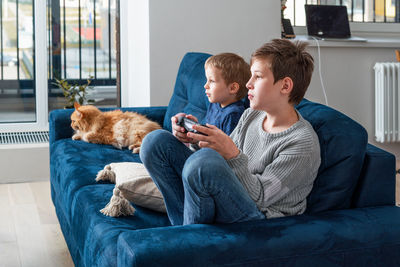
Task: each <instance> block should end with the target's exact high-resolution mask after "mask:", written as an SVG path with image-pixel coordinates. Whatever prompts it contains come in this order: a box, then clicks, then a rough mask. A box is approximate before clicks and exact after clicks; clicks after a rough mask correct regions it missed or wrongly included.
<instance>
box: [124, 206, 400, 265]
mask: <svg viewBox="0 0 400 267" xmlns="http://www.w3.org/2000/svg"><path fill="white" fill-rule="evenodd" d="M399 220H400V208H399V207H396V206H382V207H369V208H361V209H347V210H335V211H329V212H324V213H320V214H318V215H300V216H292V217H285V218H277V219H270V220H257V221H250V222H243V223H235V224H228V225H206V224H197V225H186V226H174V227H160V228H152V229H143V230H135V231H126V232H123V233H121V234H120V235H119V237H118V245H117V253H118V256H117V258H118V266H222V265H223V266H226V265H229V266H276V265H279V266H310V265H312V262H315V261H317V262H319V263H322V262H324V261H326V263H327V264H328V265H329V263H330V265H335V266H336V265H337V266H364V265H365V264H363V262H362V261H363V260H365V259H369V256H368V255H371V252H375V251H378V252H380V254H378V256H377V258H375V259H374V260H376V261H378V262H379V261H381V263H382V266H391V265H390V264H389V265H385V264H384V262H386V261H388V260H400V254H398V253H397V251H396V249H398V248H399V247H400V227H398V222H399ZM385 249H388V250H389V251H396V253H395V254H396V255H398V256H395V258H396V259H388V258H387V257H386V256H387V255H388V253H389V252H387V251H385ZM372 255H374V257H375V256H376V255H375V254H372ZM391 255H392V254H391ZM358 256H360V257H358ZM385 257H386V258H385ZM389 258H390V257H389ZM329 260H330V261H331V262H329ZM364 263H365V262H364ZM372 265H373V264H372Z"/></svg>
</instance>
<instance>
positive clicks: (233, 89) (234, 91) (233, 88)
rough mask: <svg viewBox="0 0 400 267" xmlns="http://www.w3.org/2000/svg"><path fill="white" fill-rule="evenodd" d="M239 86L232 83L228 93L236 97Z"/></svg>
mask: <svg viewBox="0 0 400 267" xmlns="http://www.w3.org/2000/svg"><path fill="white" fill-rule="evenodd" d="M239 88H240V85H239V84H238V83H237V82H233V83H231V84H230V85H229V92H230V93H231V94H232V95H236V94H237V93H238V92H239Z"/></svg>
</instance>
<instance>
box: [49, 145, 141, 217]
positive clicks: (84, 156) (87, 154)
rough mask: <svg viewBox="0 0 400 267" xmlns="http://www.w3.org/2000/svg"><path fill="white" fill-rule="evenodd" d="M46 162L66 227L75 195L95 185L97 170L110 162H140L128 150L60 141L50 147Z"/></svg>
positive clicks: (135, 155)
mask: <svg viewBox="0 0 400 267" xmlns="http://www.w3.org/2000/svg"><path fill="white" fill-rule="evenodd" d="M50 161H51V164H50V168H51V169H52V173H53V174H55V175H54V176H52V177H51V183H52V186H53V189H54V191H55V193H56V194H57V195H58V196H59V197H60V198H62V200H61V203H63V206H62V212H63V213H64V217H65V218H66V219H67V221H68V223H69V221H70V218H71V214H72V213H73V212H72V211H71V206H72V201H73V198H74V196H75V193H76V192H77V191H78V190H79V189H80V188H82V187H84V186H87V185H92V184H95V183H96V181H95V178H96V174H97V172H98V171H99V170H101V169H103V167H104V166H105V165H107V164H110V163H111V162H121V161H134V162H139V161H140V159H139V155H138V154H133V153H132V151H130V150H128V149H123V150H119V149H117V148H114V147H113V146H110V145H97V144H91V143H86V142H83V141H74V140H72V139H61V140H58V141H56V142H54V143H52V144H51V147H50ZM111 193H112V189H111V190H110V194H111ZM60 212H61V211H60Z"/></svg>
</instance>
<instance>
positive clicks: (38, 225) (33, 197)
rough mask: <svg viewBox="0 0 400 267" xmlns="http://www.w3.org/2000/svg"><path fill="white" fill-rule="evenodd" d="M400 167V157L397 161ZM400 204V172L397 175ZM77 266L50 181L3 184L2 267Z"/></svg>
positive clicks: (0, 191) (0, 199)
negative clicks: (66, 240) (52, 200)
mask: <svg viewBox="0 0 400 267" xmlns="http://www.w3.org/2000/svg"><path fill="white" fill-rule="evenodd" d="M396 163H397V164H396V165H397V169H399V168H400V160H398V161H397V162H396ZM396 181H397V182H396V203H397V205H400V175H399V174H397V175H396ZM9 266H23V267H25V266H43V267H47V266H57V267H63V266H74V264H73V262H72V259H71V256H70V254H69V252H68V248H67V245H66V243H65V240H64V237H63V235H62V233H61V229H60V225H59V224H58V221H57V217H56V214H55V211H54V206H53V204H52V202H51V198H50V184H49V182H36V183H19V184H0V267H9Z"/></svg>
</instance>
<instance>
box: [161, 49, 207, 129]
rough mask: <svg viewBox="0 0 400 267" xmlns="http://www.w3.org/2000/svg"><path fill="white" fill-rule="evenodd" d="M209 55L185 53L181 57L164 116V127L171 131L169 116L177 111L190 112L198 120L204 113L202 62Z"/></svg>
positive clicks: (205, 107) (205, 102) (204, 81)
mask: <svg viewBox="0 0 400 267" xmlns="http://www.w3.org/2000/svg"><path fill="white" fill-rule="evenodd" d="M210 56H211V55H210V54H205V53H187V54H186V55H185V56H184V57H183V59H182V62H181V65H180V66H179V71H178V75H177V77H176V82H175V88H174V92H173V95H172V97H171V100H170V101H169V105H168V108H167V112H166V114H165V117H164V125H163V128H164V129H166V130H168V131H171V117H172V116H174V115H175V114H177V113H179V112H184V113H186V114H192V115H194V116H196V117H197V118H198V119H199V121H201V120H202V119H203V118H204V116H205V115H206V112H207V108H208V105H209V102H208V99H207V96H206V94H205V93H204V92H205V89H204V84H205V83H206V77H205V73H204V63H205V61H206V60H207V58H209V57H210Z"/></svg>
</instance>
